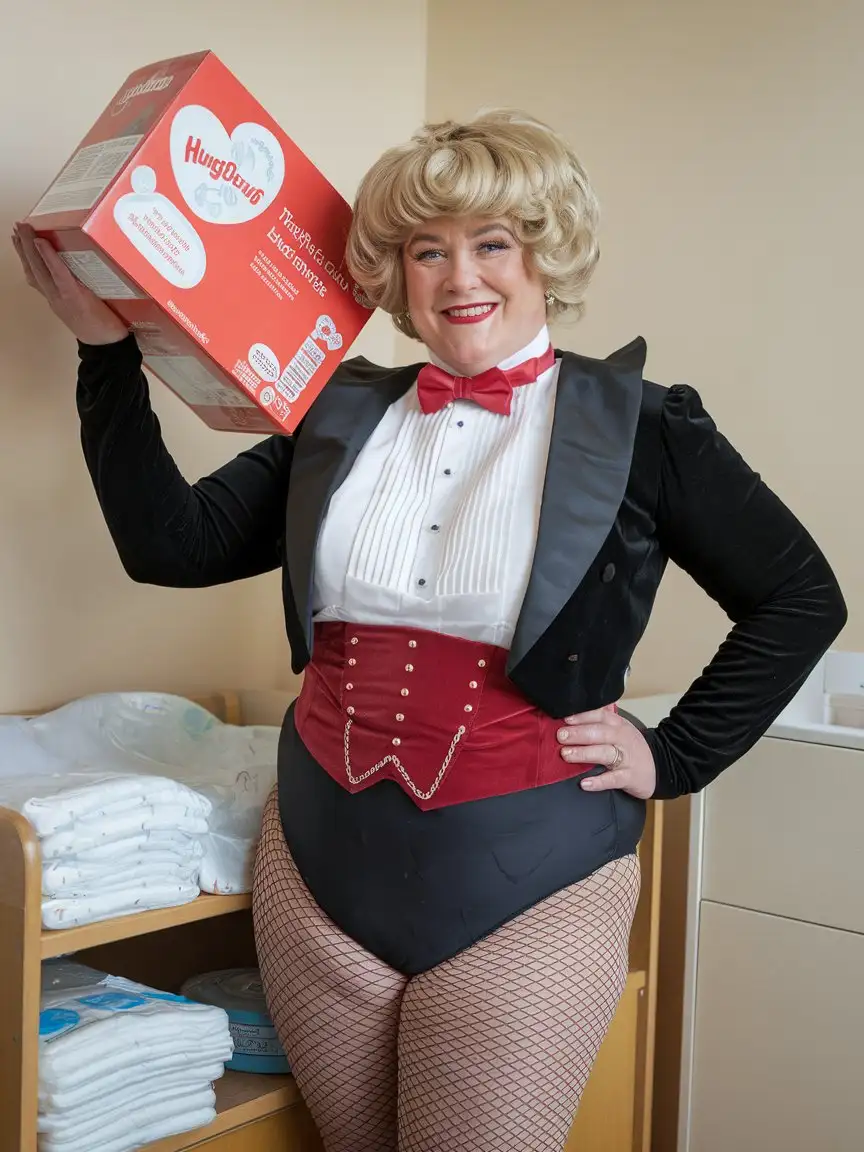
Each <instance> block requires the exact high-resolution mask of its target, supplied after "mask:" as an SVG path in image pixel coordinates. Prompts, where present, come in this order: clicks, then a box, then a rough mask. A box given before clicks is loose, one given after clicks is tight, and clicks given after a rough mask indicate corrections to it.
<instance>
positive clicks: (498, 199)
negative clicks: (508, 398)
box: [348, 110, 600, 371]
mask: <svg viewBox="0 0 864 1152" xmlns="http://www.w3.org/2000/svg"><path fill="white" fill-rule="evenodd" d="M599 215H600V213H599V206H598V203H597V197H596V196H595V194H594V191H593V189H592V187H591V184H590V182H589V180H588V176H587V174H586V173H585V170H584V169H583V167H582V165H581V164H580V162H579V160H578V158H577V156H576V154H575V152H574V151H573V149H572V148H571V147H570V146H569V144H568V143H567V142H566V141H565V140H564V139H563V138H562V137H561V136H559V135H558V134H557V133H556V132H553V131H552V129H551V128H549V127H548V126H547V125H545V124H543V123H541V122H540V121H539V120H535V119H534V118H533V117H531V116H528V115H526V114H525V113H522V112H514V111H509V110H501V111H491V112H487V113H485V114H483V115H481V116H478V117H476V118H475V119H474V120H472V121H471V122H470V123H468V124H454V123H449V122H448V123H445V124H433V125H427V126H426V127H425V128H423V129H421V130H420V131H419V132H417V133H416V134H415V135H414V136H413V137H412V139H411V140H410V141H408V143H406V144H404V145H401V146H400V147H396V148H391V149H390V150H389V151H387V152H385V153H384V155H383V156H382V157H381V158H380V160H378V161H377V163H376V164H374V165H373V166H372V168H371V169H370V171H369V172H368V173H367V174H366V176H365V178H364V179H363V181H362V183H361V185H360V189H359V192H358V194H357V202H356V205H355V219H354V226H353V229H352V232H351V238H350V241H349V246H348V262H349V267H350V269H351V272H352V274H353V275H354V276H355V278H356V279H357V280H359V281H360V282H362V283H363V285H364V287H365V290H366V294H367V295H368V296H369V298H370V300H372V301H374V303H375V304H377V305H378V306H379V307H381V308H383V309H384V310H385V311H386V312H390V313H391V315H393V317H394V322H395V324H396V327H397V328H399V329H400V331H402V332H404V333H405V335H406V336H412V337H414V338H415V339H422V340H424V341H426V334H424V333H423V332H421V331H420V329H419V328H418V326H417V320H418V317H417V316H416V315H415V306H414V303H413V301H412V303H411V306H410V309H409V293H408V287H409V276H410V272H409V263H408V261H407V260H406V256H407V253H408V247H407V246H408V245H410V247H411V250H412V251H413V253H414V257H415V258H416V257H417V255H418V253H417V252H416V250H415V245H416V244H417V243H418V242H419V243H420V244H421V245H422V244H424V243H425V244H427V245H428V246H430V247H431V249H432V251H433V252H434V251H435V250H436V249H438V250H439V254H438V255H436V256H434V257H433V259H435V260H436V261H437V260H438V259H439V258H445V259H446V255H447V242H446V241H447V239H448V238H447V237H445V236H444V235H441V234H440V229H443V228H444V227H445V224H446V225H447V227H448V228H449V229H452V227H453V226H454V223H455V221H459V227H460V232H461V236H462V239H463V240H465V239H468V238H470V239H473V240H479V239H481V235H480V229H489V231H490V233H495V232H496V231H497V234H498V235H497V242H498V243H499V244H501V243H503V245H504V248H505V249H506V248H509V247H515V248H516V249H517V250H518V251H519V252H520V253H521V256H520V259H521V258H523V257H524V271H525V275H526V276H527V278H528V279H529V280H530V281H531V282H532V284H533V285H534V286H535V287H540V289H541V290H540V296H541V297H542V296H543V295H544V293H548V299H547V312H546V314H547V315H548V316H549V317H553V316H556V315H558V314H559V313H561V312H564V311H572V312H576V313H578V312H580V311H581V309H582V306H583V298H584V295H585V289H586V288H587V286H588V282H589V280H590V279H591V274H592V272H593V271H594V266H595V265H596V263H597V260H598V258H599V255H600V248H599V244H598V239H597V228H598V223H599ZM471 232H474V233H475V235H473V236H470V233H471ZM454 239H455V237H454V236H453V235H452V234H451V235H450V237H449V240H450V241H451V242H452V241H453V240H454ZM488 243H489V244H490V245H491V246H492V247H491V248H490V249H487V252H489V253H491V252H492V251H493V250H494V248H495V244H496V238H495V237H494V236H492V238H491V239H489V240H488ZM477 247H478V248H479V247H481V246H480V245H478V246H477ZM452 256H453V253H452V251H451V259H452ZM473 299H474V298H472V299H471V301H470V302H471V303H473ZM492 299H493V301H495V300H496V299H497V298H496V297H495V296H494V295H493V297H492ZM453 303H459V301H456V300H454V301H453ZM420 307H421V305H420V304H419V302H418V305H417V308H418V309H419V308H420ZM540 315H541V316H542V315H543V312H542V311H541V312H540ZM534 332H536V327H535V328H534V329H533V331H529V332H528V334H527V335H526V337H525V340H526V341H527V340H528V339H530V338H531V336H532V335H534ZM493 363H494V361H493ZM488 366H489V365H488V364H486V365H484V367H488ZM480 370H481V371H482V370H483V369H482V368H481V369H480Z"/></svg>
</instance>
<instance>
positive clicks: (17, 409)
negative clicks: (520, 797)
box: [0, 0, 864, 712]
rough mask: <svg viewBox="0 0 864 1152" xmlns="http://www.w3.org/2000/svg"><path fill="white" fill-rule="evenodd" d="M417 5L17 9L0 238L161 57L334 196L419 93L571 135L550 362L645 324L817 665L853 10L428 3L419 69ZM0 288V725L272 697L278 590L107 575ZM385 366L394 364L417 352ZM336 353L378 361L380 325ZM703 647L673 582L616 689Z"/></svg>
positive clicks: (851, 275) (842, 420)
mask: <svg viewBox="0 0 864 1152" xmlns="http://www.w3.org/2000/svg"><path fill="white" fill-rule="evenodd" d="M426 7H427V4H426V3H425V2H424V0H376V3H375V4H374V5H357V4H353V3H350V0H321V2H320V3H319V2H316V0H290V2H286V3H282V4H275V3H272V2H270V0H248V2H247V3H246V4H244V5H242V6H241V7H240V8H238V9H237V11H236V13H232V12H229V10H228V9H226V8H224V7H223V6H221V5H215V6H214V5H209V4H205V3H203V2H202V0H187V2H186V3H184V4H182V5H180V4H173V3H169V2H168V0H154V3H152V4H150V5H149V6H148V7H147V9H146V11H147V19H146V21H144V20H142V19H141V18H140V17H139V15H138V14H139V12H140V11H142V10H141V9H140V6H137V5H134V4H132V3H129V2H128V0H112V2H111V3H109V2H108V0H91V2H90V3H89V4H88V5H87V6H86V9H85V10H82V9H79V8H77V7H76V6H71V5H68V4H65V3H63V2H62V0H40V2H39V3H37V4H34V5H31V6H29V7H28V6H25V5H18V6H16V7H15V8H14V9H13V15H12V16H8V15H7V16H5V17H4V22H3V31H4V36H3V38H2V44H0V59H2V65H3V66H2V69H0V100H2V103H3V107H4V108H6V109H7V114H6V116H5V117H4V123H3V129H2V139H3V144H4V149H3V151H4V155H5V157H6V164H5V166H4V180H3V184H2V191H0V215H2V217H3V221H2V224H3V226H5V225H8V224H9V223H10V222H11V221H12V220H13V219H14V218H15V217H16V216H19V215H21V214H23V213H24V212H26V210H27V209H28V208H29V207H30V205H31V204H32V202H33V200H34V199H35V197H36V196H37V195H38V194H39V192H40V191H41V190H42V188H43V187H44V185H45V184H46V183H47V182H48V181H49V180H50V178H51V177H52V176H53V174H54V173H55V172H56V170H57V168H58V167H59V165H60V164H61V163H62V161H63V159H65V157H66V155H67V154H68V153H69V151H70V150H71V149H72V148H73V147H74V146H75V144H76V142H77V140H78V138H79V137H80V136H81V135H82V133H83V131H84V130H85V129H86V128H87V127H88V126H89V124H90V122H91V121H92V120H93V118H94V117H95V116H96V115H97V114H98V112H99V111H100V110H101V107H102V105H103V104H104V102H105V99H106V97H107V96H108V95H110V93H111V91H113V89H114V87H115V86H116V84H117V83H119V82H120V80H122V78H123V77H124V76H125V75H126V73H127V72H128V71H130V70H131V69H132V68H133V67H135V66H137V65H139V64H140V63H142V62H146V61H148V60H153V59H157V58H158V57H160V56H162V55H165V54H168V53H169V52H180V51H187V50H188V51H192V50H196V49H199V48H201V47H205V46H206V47H212V48H214V49H215V50H216V51H217V52H218V53H219V54H220V55H221V56H222V57H223V58H224V59H225V61H226V62H227V63H228V64H229V65H230V66H231V67H232V68H233V69H234V70H235V71H236V72H237V73H238V75H239V76H240V78H241V79H242V80H243V81H244V82H245V83H247V84H248V85H249V87H250V88H252V90H253V91H254V92H255V93H256V95H257V96H258V97H259V98H260V99H261V100H262V102H263V103H264V104H265V105H266V106H267V107H268V108H269V109H270V110H271V111H272V112H273V114H274V115H275V116H276V118H277V119H278V120H279V121H280V122H281V123H282V124H283V126H284V127H285V128H286V129H287V130H288V131H289V132H291V133H292V134H293V135H294V136H295V138H296V139H297V141H298V143H299V144H300V145H301V147H303V148H304V149H305V150H306V151H307V152H308V153H309V155H311V156H312V158H313V159H315V160H316V161H317V162H318V163H319V164H320V165H321V167H322V168H323V169H324V170H325V172H326V173H327V174H328V175H329V176H330V178H331V179H332V180H333V181H334V183H335V184H336V185H337V186H338V187H339V189H340V190H341V191H342V192H343V194H344V195H346V196H349V197H350V196H351V195H352V194H353V191H354V188H355V186H356V182H357V179H358V177H359V176H360V174H361V173H362V171H363V170H364V169H365V167H366V166H367V164H368V163H369V162H370V161H371V160H372V159H373V158H374V157H375V156H376V155H377V154H378V153H379V152H380V151H381V149H382V148H384V147H385V146H387V145H388V144H390V143H392V142H394V141H396V140H399V139H402V138H403V137H404V136H405V135H406V134H407V133H408V132H410V131H411V130H412V129H413V128H414V127H415V125H416V124H417V123H418V122H419V121H420V120H421V119H422V118H423V115H424V99H425V103H426V111H427V112H428V115H429V116H430V117H432V118H438V117H442V116H446V115H457V116H458V115H465V114H468V113H470V112H472V111H473V110H474V109H476V108H477V107H479V106H481V105H488V104H517V105H521V106H523V107H525V108H527V109H529V110H530V111H533V112H535V113H536V114H537V115H540V116H542V117H544V118H546V119H547V120H549V121H551V122H552V123H554V124H555V125H556V126H558V127H559V128H560V129H562V130H563V131H564V132H565V133H566V134H567V135H568V136H569V137H570V138H571V139H572V140H573V142H574V143H575V144H576V146H577V148H578V149H579V151H580V153H581V155H582V157H583V159H584V161H585V163H586V165H587V166H588V168H589V171H590V172H591V175H592V177H593V179H594V181H595V183H596V185H597V188H598V191H599V193H600V196H601V199H602V202H603V206H604V219H605V223H604V255H603V259H602V260H601V264H600V268H599V271H598V275H597V279H596V282H595V286H594V288H593V290H592V295H591V297H590V301H589V310H588V314H587V316H586V318H585V320H584V321H583V322H582V323H581V324H580V325H579V326H578V327H575V328H574V327H562V328H560V329H559V331H558V332H557V333H556V337H557V341H558V342H559V343H560V344H562V345H564V346H569V347H573V348H576V349H581V350H584V351H586V352H589V353H591V354H595V355H600V354H605V353H607V352H608V351H610V350H611V349H612V348H614V347H616V346H618V345H619V344H623V343H625V342H626V341H627V340H629V339H630V338H631V337H632V336H633V335H634V334H636V333H637V332H641V333H642V334H643V335H644V336H645V337H646V338H647V339H648V343H649V349H650V351H649V362H648V372H649V374H650V375H651V376H652V377H653V378H654V379H658V380H660V381H661V382H663V383H667V384H669V383H674V382H677V381H682V380H684V381H687V382H690V383H693V384H695V385H696V386H697V387H698V388H699V389H700V391H701V392H702V394H703V396H704V398H705V400H706V402H707V404H708V406H709V409H710V410H711V411H712V413H713V414H714V415H715V417H716V418H717V420H718V422H719V423H720V425H721V427H722V428H723V430H724V431H726V432H727V434H728V435H729V436H730V438H731V439H732V440H733V441H734V442H735V443H736V445H737V446H738V447H739V448H740V449H741V450H742V451H743V452H744V454H745V455H746V456H747V457H748V458H749V459H750V460H751V462H752V463H753V464H754V465H755V466H756V467H758V468H759V469H760V470H761V471H762V472H763V474H764V475H765V477H766V479H767V480H768V481H769V483H771V484H772V486H773V487H774V488H775V489H776V490H777V491H778V492H779V493H780V494H781V495H782V496H783V497H784V498H785V499H786V500H787V501H788V502H789V503H790V504H791V505H792V506H793V508H794V509H795V510H796V511H797V512H798V514H799V515H800V516H801V517H802V519H803V520H804V521H805V522H806V523H807V525H808V526H809V527H810V528H811V530H812V531H813V532H814V534H815V535H816V536H817V538H818V539H819V540H820V542H821V543H822V545H823V547H824V548H825V550H826V551H827V552H828V554H829V556H830V557H831V559H832V561H833V562H834V564H835V566H836V568H837V571H838V574H839V576H840V578H841V582H842V583H843V586H844V589H845V591H846V593H847V598H848V600H849V603H850V608H851V610H852V621H851V623H850V625H849V627H848V628H847V630H846V632H845V633H844V636H843V637H842V638H841V641H840V645H841V646H842V647H846V648H861V647H864V620H862V616H861V613H860V612H859V611H858V609H859V606H861V605H862V604H864V576H862V571H864V546H862V543H861V530H860V527H859V525H860V521H861V517H860V514H859V513H858V509H857V506H856V501H855V499H854V495H855V493H854V490H853V482H854V479H855V477H856V472H855V469H854V461H855V460H856V453H858V455H859V456H860V450H859V449H858V443H859V439H860V437H861V434H862V432H861V429H862V426H864V399H862V394H861V386H860V385H859V381H858V377H859V370H858V361H857V356H856V344H857V315H856V312H857V308H858V306H859V300H860V296H861V293H860V288H859V279H860V277H859V268H860V267H862V265H864V250H862V249H864V232H862V229H861V228H860V225H859V212H860V204H861V203H864V165H862V161H861V158H860V157H861V153H860V148H858V146H857V145H858V141H859V140H860V138H861V126H862V125H861V119H862V114H861V111H860V109H861V108H862V107H864V69H862V68H861V67H860V59H859V57H860V53H859V51H858V47H857V46H858V45H859V44H860V43H861V41H862V37H864V10H862V9H861V7H860V5H859V6H857V8H856V6H854V5H852V4H851V3H850V4H845V3H842V2H841V0H825V3H824V4H823V5H820V6H819V8H818V12H817V10H816V8H815V7H814V6H813V5H795V6H793V5H788V4H787V3H785V2H784V0H761V2H760V3H759V4H757V5H753V6H752V7H751V5H750V4H749V3H748V2H747V0H732V3H725V4H722V5H721V4H719V3H713V4H708V3H705V2H700V3H696V4H694V3H692V2H688V0H656V2H655V3H652V4H650V5H644V4H640V3H637V0H614V2H611V3H609V4H607V5H604V6H600V5H594V4H587V3H584V2H583V3H581V4H579V3H571V4H565V3H563V0H533V2H532V3H531V4H530V5H527V4H525V3H524V0H475V2H474V3H473V4H470V5H466V4H464V3H461V2H460V3H456V2H455V0H429V2H428V7H429V23H428V58H427V25H426ZM85 11H86V15H83V14H82V12H85ZM169 31H170V34H171V39H168V32H169ZM49 32H50V34H49ZM427 75H428V83H427ZM424 88H425V91H424ZM25 96H26V100H24V99H22V97H25ZM13 107H18V108H20V109H21V111H20V112H18V113H17V114H16V115H14V116H13V115H11V114H10V113H9V111H8V110H9V109H11V108H13ZM0 296H2V299H0V379H2V388H0V712H2V711H8V710H12V709H17V708H23V707H31V706H38V705H44V704H48V703H51V702H52V701H55V700H59V699H62V698H65V697H68V696H70V695H73V694H76V693H80V692H86V691H93V690H97V689H101V688H111V687H116V686H120V685H141V686H162V687H166V688H169V689H173V690H177V691H184V692H192V691H194V690H196V689H199V688H207V687H212V686H214V685H224V684H229V683H230V684H240V683H242V684H244V685H247V686H250V687H255V686H263V687H268V686H271V685H273V684H276V683H284V682H285V679H286V676H287V647H286V644H285V641H284V639H283V625H282V619H281V610H280V604H279V592H278V578H277V577H276V576H273V577H267V578H263V579H260V580H256V581H251V582H249V583H247V584H245V585H237V586H234V587H231V588H225V589H213V590H208V591H205V592H175V591H167V590H158V589H149V588H141V587H138V586H135V585H133V584H131V583H130V582H129V581H128V580H127V579H126V577H125V575H124V574H123V572H122V570H121V569H120V566H119V564H118V562H117V560H116V558H115V555H114V552H113V548H112V546H111V543H110V541H109V539H108V536H107V533H106V531H105V528H104V526H103V524H102V521H101V518H100V515H99V511H98V508H97V506H96V503H95V500H94V498H93V495H92V491H91V489H90V484H89V479H88V477H87V475H86V472H85V469H84V466H83V462H82V460H81V454H80V449H79V447H78V438H77V427H76V418H75V412H74V403H73V386H72V384H73V373H74V362H75V354H74V347H73V344H72V342H71V340H70V339H69V338H68V337H67V336H66V334H65V333H64V332H63V330H62V329H61V328H60V327H59V326H58V325H57V324H55V323H52V321H51V318H50V317H49V316H47V315H46V313H45V311H44V309H43V308H42V307H41V306H40V302H39V301H38V300H37V299H35V298H34V297H33V294H32V293H30V292H28V291H27V290H26V289H25V288H24V287H23V285H22V282H21V279H20V277H19V276H18V274H17V270H16V267H15V265H14V261H13V255H12V252H11V248H10V247H9V246H8V245H7V244H5V243H4V244H3V245H2V247H0ZM396 347H397V352H396V355H397V356H398V358H400V359H405V358H408V357H416V356H417V355H418V353H419V349H418V347H417V346H416V345H409V343H408V342H407V341H399V342H398V344H397V346H396ZM357 350H358V351H362V352H365V353H366V354H367V355H369V356H370V357H372V358H377V359H379V360H380V361H384V362H389V361H391V360H392V358H393V355H394V343H393V336H392V331H391V329H390V327H389V324H388V323H387V322H386V321H385V320H384V318H383V317H377V318H376V319H375V321H373V323H372V325H370V328H369V329H368V330H367V332H366V333H364V335H363V337H362V338H361V341H360V343H359V344H358V346H357ZM154 400H155V404H156V406H157V409H158V411H159V414H160V416H161V418H162V420H163V423H164V426H165V433H166V437H167V439H168V442H169V445H170V446H171V448H172V450H173V451H174V453H175V455H176V457H177V459H178V462H179V463H180V465H181V467H182V468H183V469H184V471H185V472H186V474H187V475H188V476H190V477H194V476H196V475H199V474H201V473H203V472H206V471H209V470H210V469H212V468H213V467H215V466H218V464H220V463H221V462H222V461H224V460H225V459H227V458H228V457H229V456H231V455H233V454H234V453H235V452H236V451H238V450H239V449H240V448H241V447H242V446H243V444H244V443H245V440H244V439H243V438H242V437H236V436H231V435H226V434H220V433H214V432H210V431H208V430H207V429H206V428H204V427H203V426H202V425H200V424H199V423H198V422H197V421H196V420H195V419H194V418H193V417H192V416H190V415H189V413H188V412H187V411H186V410H185V409H184V408H183V407H182V405H180V404H179V402H177V401H175V400H174V399H173V398H172V397H171V396H170V395H169V394H168V393H167V392H166V391H165V390H163V389H162V388H161V387H160V386H158V385H156V386H155V388H154ZM725 626H726V625H725V621H724V619H723V618H722V616H721V614H720V613H719V611H718V610H717V609H716V608H714V607H713V605H711V604H710V603H709V602H708V601H707V600H706V599H705V597H704V596H703V595H702V593H701V592H699V590H698V589H696V588H694V587H693V586H692V585H691V584H690V583H689V581H687V580H686V579H685V578H683V577H682V576H681V575H680V574H679V573H677V572H671V573H670V575H669V577H668V578H667V581H666V583H665V585H664V589H663V591H662V592H661V596H660V600H659V603H658V608H657V611H656V613H655V616H654V619H653V621H652V624H651V625H650V628H649V632H648V636H647V638H646V640H645V643H644V644H643V646H642V647H641V648H640V651H639V653H638V654H637V661H636V668H635V674H634V680H633V681H632V682H631V683H632V687H633V689H634V690H635V691H637V692H648V691H653V690H657V689H661V688H666V687H674V686H678V685H680V684H681V683H683V682H684V681H685V680H686V679H687V678H688V677H689V676H690V675H692V674H693V673H695V672H696V671H698V669H699V668H700V667H701V666H702V664H703V663H704V662H705V660H706V659H707V657H708V656H709V655H710V653H711V651H712V649H713V646H714V644H715V643H716V642H717V640H718V639H719V638H720V637H721V636H722V634H723V632H724V630H725Z"/></svg>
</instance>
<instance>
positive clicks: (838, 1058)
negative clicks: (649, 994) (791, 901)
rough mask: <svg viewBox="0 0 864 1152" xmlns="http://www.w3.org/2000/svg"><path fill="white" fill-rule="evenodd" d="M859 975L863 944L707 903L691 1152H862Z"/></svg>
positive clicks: (862, 975) (863, 966) (863, 1014)
mask: <svg viewBox="0 0 864 1152" xmlns="http://www.w3.org/2000/svg"><path fill="white" fill-rule="evenodd" d="M862 979H864V936H859V935H856V934H854V933H851V932H842V931H838V930H837V929H835V928H822V927H819V926H817V925H814V924H804V923H801V922H799V921H796V920H788V919H785V918H783V917H780V916H771V915H765V914H764V913H761V912H750V911H746V910H744V909H741V908H730V907H727V906H725V905H722V904H714V903H713V902H712V901H710V900H705V901H703V902H702V909H701V916H700V926H699V970H698V981H697V996H696V1011H695V1016H694V1021H693V1023H694V1032H695V1043H694V1048H693V1073H692V1086H691V1098H690V1141H689V1148H690V1152H861V1150H862V1148H864V997H862V995H861V985H862ZM659 1026H660V1027H661V1028H662V1021H661V1022H659Z"/></svg>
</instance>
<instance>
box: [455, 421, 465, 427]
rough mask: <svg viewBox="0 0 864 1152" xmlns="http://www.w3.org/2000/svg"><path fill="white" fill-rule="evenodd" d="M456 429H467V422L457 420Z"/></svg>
mask: <svg viewBox="0 0 864 1152" xmlns="http://www.w3.org/2000/svg"><path fill="white" fill-rule="evenodd" d="M456 427H457V428H464V427H465V421H464V420H457V421H456Z"/></svg>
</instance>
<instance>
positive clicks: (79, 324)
mask: <svg viewBox="0 0 864 1152" xmlns="http://www.w3.org/2000/svg"><path fill="white" fill-rule="evenodd" d="M12 243H13V245H14V246H15V251H16V252H17V253H18V259H19V260H20V261H21V266H22V268H23V269H24V277H25V279H26V280H27V283H28V284H29V285H30V287H31V288H35V289H36V291H37V292H38V293H40V295H42V296H44V297H45V299H46V300H47V302H48V307H49V308H50V309H51V311H52V312H53V313H54V315H55V316H56V317H57V318H58V319H59V320H61V321H62V322H63V323H64V324H65V325H66V327H67V328H68V329H69V331H70V332H71V333H72V335H73V336H75V337H77V339H78V340H80V341H81V342H82V344H114V343H116V342H117V341H118V340H123V339H125V338H126V336H128V335H129V329H128V327H127V326H126V324H125V323H124V322H123V321H122V320H121V319H120V317H119V316H116V315H115V314H114V313H113V312H112V311H111V309H110V308H109V307H108V305H107V304H105V303H104V301H102V300H100V299H99V297H98V296H96V295H94V294H93V293H92V292H91V291H90V289H89V288H85V287H84V285H83V284H82V283H81V282H80V281H79V280H76V279H75V277H74V276H73V275H72V273H71V272H70V270H69V268H68V267H67V266H66V264H65V263H64V262H63V261H62V260H61V259H60V257H59V256H58V255H57V253H56V252H55V251H54V249H53V248H52V247H51V245H50V244H49V243H48V241H47V240H43V239H40V238H39V237H37V236H36V234H35V232H34V231H33V229H32V228H31V227H29V225H27V224H16V225H15V228H14V230H13V232H12Z"/></svg>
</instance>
